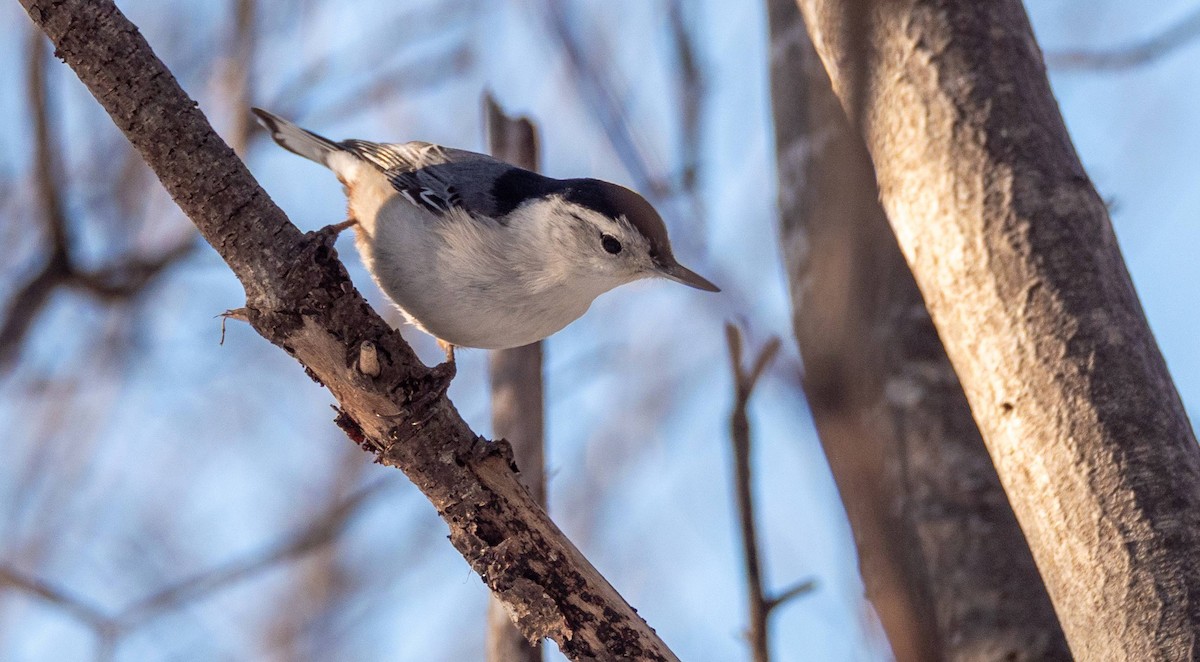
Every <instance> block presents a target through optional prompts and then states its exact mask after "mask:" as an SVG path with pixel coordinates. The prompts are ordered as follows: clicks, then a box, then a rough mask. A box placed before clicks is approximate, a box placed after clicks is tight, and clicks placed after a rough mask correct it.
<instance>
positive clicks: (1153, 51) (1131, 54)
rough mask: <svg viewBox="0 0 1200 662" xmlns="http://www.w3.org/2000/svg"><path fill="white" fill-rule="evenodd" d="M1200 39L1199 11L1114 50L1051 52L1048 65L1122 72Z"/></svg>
mask: <svg viewBox="0 0 1200 662" xmlns="http://www.w3.org/2000/svg"><path fill="white" fill-rule="evenodd" d="M1197 38H1200V8H1197V9H1194V10H1193V11H1192V12H1191V13H1189V14H1187V15H1186V16H1184V17H1183V18H1181V19H1179V20H1178V21H1176V22H1175V23H1173V24H1171V25H1170V26H1169V27H1167V28H1166V29H1164V30H1162V31H1161V32H1159V33H1157V34H1155V35H1152V36H1150V37H1147V38H1145V39H1141V40H1139V41H1135V42H1133V43H1130V44H1125V45H1123V46H1118V47H1113V48H1095V49H1066V50H1050V51H1048V52H1047V53H1046V64H1047V65H1048V66H1050V67H1051V68H1053V69H1083V70H1092V71H1120V70H1123V69H1130V68H1133V67H1140V66H1144V65H1147V64H1151V63H1153V62H1155V61H1157V60H1159V59H1162V58H1164V57H1167V56H1168V55H1171V54H1172V53H1174V52H1176V51H1178V50H1179V49H1181V48H1183V47H1185V46H1188V45H1189V44H1192V43H1193V42H1195V41H1196V39H1197Z"/></svg>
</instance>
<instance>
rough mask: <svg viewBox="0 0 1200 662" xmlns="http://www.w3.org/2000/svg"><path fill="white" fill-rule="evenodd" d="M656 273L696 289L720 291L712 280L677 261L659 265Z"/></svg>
mask: <svg viewBox="0 0 1200 662" xmlns="http://www.w3.org/2000/svg"><path fill="white" fill-rule="evenodd" d="M658 273H659V274H660V275H662V276H663V277H664V278H669V279H671V280H673V281H675V282H677V283H683V284H684V285H688V286H691V287H694V288H696V289H698V290H704V291H705V292H720V291H721V288H719V287H717V286H716V285H713V284H712V282H710V281H709V280H708V279H707V278H705V277H704V276H701V275H700V274H698V273H696V272H695V271H692V270H691V269H688V268H687V267H685V266H683V265H682V264H679V263H678V262H673V263H672V264H668V265H665V266H663V267H660V268H659V270H658Z"/></svg>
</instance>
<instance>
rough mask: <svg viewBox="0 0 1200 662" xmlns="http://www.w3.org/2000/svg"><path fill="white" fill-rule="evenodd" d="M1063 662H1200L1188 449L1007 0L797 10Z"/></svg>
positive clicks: (1192, 469)
mask: <svg viewBox="0 0 1200 662" xmlns="http://www.w3.org/2000/svg"><path fill="white" fill-rule="evenodd" d="M798 4H799V6H800V9H801V10H802V11H803V13H804V17H805V19H806V23H807V25H808V30H809V34H810V35H811V36H812V41H813V43H814V44H815V45H816V48H817V52H818V53H819V54H820V56H821V59H822V61H823V62H824V64H825V68H826V70H827V71H828V72H829V74H830V77H831V79H832V82H833V88H834V90H835V92H836V93H837V95H838V97H839V98H840V100H841V102H842V106H843V108H844V109H845V111H846V114H847V115H848V116H849V117H851V118H855V120H856V121H855V125H856V127H857V128H858V129H860V131H861V133H862V135H863V137H864V139H865V142H866V146H867V148H868V150H869V152H870V155H871V158H872V160H873V162H874V166H875V171H876V175H877V178H878V182H879V189H880V198H881V200H882V202H883V206H884V208H885V209H886V211H887V216H888V219H889V221H890V223H891V225H892V228H893V229H894V231H895V234H896V236H897V239H898V242H899V245H900V249H901V251H902V252H903V254H904V257H905V259H906V260H907V262H908V264H909V266H910V267H911V269H912V272H913V274H914V275H915V277H916V281H917V283H918V285H919V286H920V290H921V293H922V294H923V295H924V299H925V302H926V304H927V305H928V308H929V312H930V314H931V316H932V319H933V322H934V324H935V325H936V327H937V330H938V333H939V335H940V336H941V338H942V341H943V343H944V344H945V349H946V351H947V354H948V355H949V357H950V361H951V363H952V364H953V366H954V368H955V371H956V372H957V374H958V377H959V379H960V380H961V383H962V386H963V388H964V391H965V393H966V396H967V400H968V402H969V403H970V406H971V410H972V412H973V415H974V418H975V420H976V422H977V423H978V425H979V428H980V431H981V432H982V435H983V439H984V441H985V442H986V445H987V448H988V451H989V453H990V455H991V457H992V460H993V462H994V463H995V466H996V469H997V472H998V474H999V476H1000V480H1001V483H1002V484H1003V485H1004V488H1005V491H1006V492H1007V494H1008V497H1009V500H1010V501H1011V503H1012V506H1013V510H1014V511H1015V513H1016V515H1017V519H1018V520H1019V522H1020V524H1021V527H1022V529H1023V530H1024V531H1025V534H1026V537H1027V539H1028V541H1029V545H1030V548H1031V550H1032V552H1033V556H1034V558H1035V559H1036V561H1037V565H1038V568H1039V569H1040V571H1041V574H1042V576H1043V578H1044V580H1045V584H1046V587H1047V589H1048V591H1049V594H1050V597H1051V599H1052V601H1053V603H1054V606H1055V609H1056V611H1057V613H1058V617H1059V619H1060V621H1061V623H1062V626H1063V630H1064V632H1065V633H1066V637H1067V640H1068V641H1069V642H1070V645H1071V650H1072V652H1073V653H1074V654H1075V655H1076V656H1077V657H1078V658H1080V659H1085V660H1100V659H1105V660H1108V659H1130V660H1158V659H1170V660H1178V659H1192V658H1193V657H1194V656H1195V655H1196V654H1197V652H1198V650H1200V646H1198V641H1197V634H1198V628H1200V566H1197V564H1196V563H1195V560H1196V559H1197V558H1200V449H1198V448H1197V446H1196V438H1195V436H1194V433H1193V431H1192V428H1191V425H1190V423H1189V422H1188V419H1187V416H1186V414H1185V412H1184V409H1183V405H1182V403H1181V401H1180V399H1179V396H1178V394H1177V392H1176V390H1175V387H1174V385H1173V384H1172V382H1171V378H1170V376H1169V374H1168V372H1167V369H1166V365H1165V363H1164V362H1163V359H1162V356H1161V355H1160V353H1159V351H1158V348H1157V345H1156V344H1155V341H1154V338H1153V336H1152V335H1151V333H1150V330H1149V328H1148V326H1147V324H1146V320H1145V316H1144V314H1143V312H1142V309H1141V305H1140V304H1139V302H1138V299H1137V295H1136V294H1135V292H1134V289H1133V285H1132V282H1131V281H1130V278H1129V274H1128V271H1127V270H1126V268H1125V264H1124V262H1123V260H1122V258H1121V255H1120V251H1119V249H1118V247H1117V243H1116V238H1115V236H1114V235H1113V230H1112V226H1111V223H1110V221H1109V218H1108V213H1107V210H1106V209H1105V206H1104V204H1103V203H1102V201H1101V199H1100V197H1099V196H1098V195H1097V193H1096V191H1095V190H1094V188H1093V186H1092V184H1091V182H1090V181H1089V180H1088V178H1087V175H1086V173H1085V172H1084V171H1083V168H1082V166H1081V164H1080V162H1079V159H1078V157H1077V155H1076V154H1075V150H1074V147H1073V146H1072V145H1071V142H1070V139H1069V137H1068V135H1067V131H1066V128H1065V126H1064V125H1063V122H1062V118H1061V116H1060V114H1059V112H1058V108H1057V105H1056V103H1055V101H1054V98H1053V96H1052V95H1051V92H1050V88H1049V84H1048V82H1047V80H1046V75H1045V66H1044V64H1043V62H1042V56H1041V52H1040V50H1039V49H1038V46H1037V43H1036V42H1035V41H1034V38H1033V34H1032V31H1031V29H1030V26H1029V22H1028V18H1027V17H1026V15H1025V12H1024V9H1023V8H1022V7H1021V5H1020V4H1019V3H1018V2H1016V1H1015V0H998V1H996V2H968V1H967V0H888V1H881V0H876V1H868V0H861V1H859V2H851V3H845V2H834V1H833V0H799V3H798Z"/></svg>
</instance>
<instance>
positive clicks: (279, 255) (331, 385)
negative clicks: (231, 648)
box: [22, 0, 676, 660]
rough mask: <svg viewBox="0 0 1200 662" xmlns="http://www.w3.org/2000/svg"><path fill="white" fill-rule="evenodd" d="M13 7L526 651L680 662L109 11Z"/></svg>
mask: <svg viewBox="0 0 1200 662" xmlns="http://www.w3.org/2000/svg"><path fill="white" fill-rule="evenodd" d="M22 5H23V6H24V7H25V8H26V10H27V11H28V13H29V15H30V17H31V18H32V19H33V20H34V22H35V23H37V24H38V25H39V26H40V27H42V29H43V30H44V31H45V32H46V34H47V35H49V37H50V39H51V41H53V42H54V44H55V46H56V48H57V52H58V54H59V56H60V57H62V58H63V59H64V60H65V61H66V62H67V64H69V65H70V66H71V67H72V69H74V70H75V72H76V73H77V74H78V75H79V78H80V80H82V81H83V83H84V84H85V85H86V86H87V87H88V89H89V90H90V91H91V93H92V94H93V95H94V96H95V97H96V99H97V100H98V101H99V102H100V104H101V105H102V106H103V107H104V108H105V110H106V111H108V113H109V115H110V116H111V117H112V119H113V121H114V123H116V125H117V126H118V128H120V129H121V130H122V131H123V132H124V133H125V135H126V137H127V138H128V139H129V140H130V142H131V143H133V145H134V147H135V148H137V150H138V151H139V152H140V153H141V154H142V156H143V158H144V159H145V160H146V162H147V164H148V165H149V166H150V167H151V169H152V170H154V172H155V174H156V175H157V176H158V177H159V179H160V181H161V182H162V183H163V185H164V186H165V187H166V189H167V191H168V192H169V193H170V194H171V196H172V198H173V199H174V200H175V202H176V203H177V204H178V205H179V206H180V208H181V209H182V210H183V211H184V213H185V214H187V216H188V217H189V218H191V219H192V221H193V222H194V223H195V224H196V227H197V228H198V229H199V230H200V232H201V234H202V235H203V236H204V238H205V239H206V240H207V241H208V242H209V243H210V244H211V245H212V246H213V247H214V248H216V249H217V252H218V253H219V254H220V255H221V257H222V258H223V259H224V260H225V262H226V263H227V264H228V265H229V267H230V268H231V269H232V270H233V272H234V273H235V274H236V275H237V276H238V278H239V280H240V281H241V282H242V284H243V286H244V287H245V290H246V307H245V309H244V314H245V316H246V318H247V319H248V321H249V322H250V324H251V325H252V326H253V327H254V329H255V330H256V331H258V332H259V333H260V334H261V335H262V336H263V337H264V338H266V339H268V340H269V341H271V342H272V343H274V344H276V345H278V346H280V347H281V348H283V349H284V350H286V351H287V352H288V353H289V354H291V355H292V356H294V357H295V358H296V359H297V360H298V361H300V362H301V364H302V365H303V366H304V368H305V371H306V373H307V374H308V375H309V376H310V377H312V378H313V379H314V380H316V381H318V382H320V383H322V384H323V385H325V386H326V388H328V389H329V390H330V392H331V393H332V394H333V395H334V397H335V398H336V399H337V400H338V403H339V405H340V413H339V416H338V418H337V422H338V424H339V425H341V427H342V428H343V429H344V430H346V432H347V433H348V434H349V435H350V436H351V437H352V438H353V439H354V440H355V441H357V442H358V443H359V444H361V445H362V446H363V447H364V448H365V449H367V450H369V451H371V452H373V453H374V454H375V456H376V459H377V460H378V461H379V462H381V463H383V464H387V465H390V466H395V467H398V468H401V469H402V470H403V471H404V472H405V473H406V474H407V475H408V476H409V478H410V479H411V480H412V481H413V483H414V484H416V486H417V487H418V488H420V489H421V491H422V492H424V493H425V495H426V496H427V497H428V498H429V499H430V501H431V502H432V503H433V504H434V506H435V507H436V508H437V510H438V513H439V514H440V515H441V516H442V518H443V519H444V520H445V521H446V523H447V524H448V525H449V528H450V540H451V543H452V544H454V546H455V547H456V548H457V549H458V550H459V551H460V552H461V553H462V555H463V557H464V558H465V559H466V560H467V562H468V563H469V564H470V565H471V567H472V568H474V569H475V571H476V572H478V573H479V575H480V576H481V577H482V578H483V580H484V581H485V582H486V583H487V584H488V586H489V587H490V588H491V589H492V591H493V592H494V594H495V595H497V596H498V597H499V598H500V599H501V600H502V601H504V602H505V604H506V605H507V606H508V608H509V611H510V613H511V614H512V615H513V617H514V619H515V620H516V623H517V626H518V627H519V628H520V629H521V631H522V632H523V633H524V634H525V635H526V637H528V638H530V639H541V638H544V637H549V638H551V639H554V640H555V641H556V642H557V643H558V644H559V646H560V647H561V648H562V650H563V651H564V653H566V654H567V655H568V656H569V657H571V658H573V659H587V658H603V659H613V658H621V657H632V658H637V659H646V660H673V659H676V658H675V656H674V655H673V654H672V653H671V652H670V651H669V650H668V649H667V648H666V646H665V645H664V644H663V643H662V642H661V641H660V640H659V639H658V637H657V636H656V635H655V634H654V632H653V630H651V629H650V628H649V626H647V625H646V624H645V622H644V621H643V620H642V619H641V618H640V617H638V616H637V614H636V612H634V610H633V609H632V608H631V607H630V606H629V605H628V604H627V603H626V602H625V601H624V600H623V599H621V597H620V596H619V595H618V594H617V592H616V591H615V590H614V589H613V588H612V586H610V585H609V584H608V583H607V582H606V581H605V580H604V578H603V577H601V576H600V575H599V573H597V572H596V570H595V569H594V568H593V567H592V566H591V565H590V564H589V563H588V562H587V560H586V559H584V558H583V556H582V555H581V554H580V553H579V551H578V550H577V549H575V547H574V546H573V545H571V543H570V542H569V541H568V540H567V539H566V538H565V536H563V534H562V532H561V531H559V530H558V528H557V527H556V526H555V525H554V523H553V522H551V521H550V519H549V518H548V517H547V516H546V514H545V512H544V511H543V510H542V509H541V508H540V507H539V506H538V505H537V503H536V502H535V501H534V500H533V498H532V497H531V495H530V493H529V491H528V489H526V488H525V487H524V486H523V485H521V484H520V482H519V480H518V477H517V475H516V473H515V471H514V469H513V466H512V455H511V450H510V448H509V446H508V445H507V444H506V443H499V442H498V443H491V442H488V441H487V440H485V439H482V438H481V437H479V436H478V435H476V434H474V433H473V432H472V431H471V430H470V429H469V428H468V427H467V425H466V423H464V422H463V420H462V419H461V417H459V415H458V413H457V411H455V409H454V408H453V406H452V405H451V404H450V402H449V401H448V400H447V399H446V398H445V397H444V389H445V387H446V385H447V381H448V378H449V375H448V374H447V372H446V371H444V370H436V369H435V370H430V369H427V368H426V367H425V366H423V365H422V364H421V363H420V362H419V361H418V360H417V357H416V356H415V355H414V354H413V352H412V350H411V348H409V347H408V345H407V344H406V343H405V342H404V341H403V339H402V338H401V337H400V334H398V333H396V332H395V331H393V330H392V329H390V328H389V327H388V326H387V324H386V323H385V322H384V321H383V320H382V319H381V318H380V317H379V316H378V315H377V314H375V312H374V311H373V310H371V308H370V306H369V305H368V304H367V303H366V301H365V300H364V299H363V298H362V297H361V296H360V295H359V294H358V293H357V291H356V290H355V289H354V286H353V284H352V283H351V282H350V280H349V279H348V278H347V276H346V271H345V269H344V267H343V266H342V264H341V263H340V262H339V261H338V259H337V254H336V252H335V251H334V250H333V248H332V237H331V236H329V235H328V234H325V233H320V232H318V233H308V234H302V233H301V232H300V231H299V230H297V229H296V228H295V226H293V225H292V224H291V223H290V222H289V221H288V219H287V218H286V217H285V216H284V214H283V212H282V211H280V210H279V208H278V207H276V206H275V204H274V203H273V202H271V200H270V199H269V198H268V197H267V195H266V193H265V192H264V191H263V190H262V189H261V188H260V187H259V186H258V184H257V182H256V181H255V180H254V178H253V177H251V175H250V173H249V172H248V171H247V170H246V168H245V166H244V165H243V164H242V163H241V161H240V160H238V158H237V157H236V156H235V155H234V153H233V151H232V150H231V149H230V148H229V147H228V146H227V145H226V144H225V143H224V142H223V141H221V139H220V138H219V137H218V136H217V135H216V134H215V133H214V132H213V130H212V127H211V126H210V125H209V123H208V121H207V119H206V118H205V117H204V115H203V114H202V113H201V112H200V111H199V109H198V108H197V106H196V103H195V102H194V101H192V100H191V99H190V98H189V97H188V96H187V95H186V94H185V93H184V92H183V90H182V89H180V88H179V85H178V84H177V83H176V81H175V79H174V77H173V76H172V75H171V74H170V72H169V71H167V70H166V68H165V67H164V65H163V64H162V62H161V61H159V60H158V58H157V57H156V56H155V55H154V53H153V52H152V51H151V49H150V47H149V46H148V45H147V44H146V42H145V40H144V39H143V38H142V36H141V34H140V33H139V32H138V31H137V28H136V27H134V26H133V25H132V24H131V23H129V21H128V20H127V19H126V18H125V17H124V15H123V14H121V12H120V11H119V10H118V9H117V8H116V6H115V5H113V3H112V2H111V1H108V0H22Z"/></svg>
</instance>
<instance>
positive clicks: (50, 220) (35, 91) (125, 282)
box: [0, 30, 200, 370]
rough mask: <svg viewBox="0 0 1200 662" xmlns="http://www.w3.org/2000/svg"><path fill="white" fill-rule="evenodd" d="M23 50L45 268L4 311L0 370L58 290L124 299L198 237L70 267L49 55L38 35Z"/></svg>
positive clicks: (33, 33) (192, 246)
mask: <svg viewBox="0 0 1200 662" xmlns="http://www.w3.org/2000/svg"><path fill="white" fill-rule="evenodd" d="M27 44H28V50H27V57H28V61H27V68H26V72H27V87H28V95H27V96H28V98H29V102H30V115H31V116H32V118H33V142H34V149H33V151H34V164H33V171H34V186H35V188H36V190H37V199H38V204H39V212H40V216H41V219H42V222H43V225H44V226H45V228H46V235H47V237H48V240H49V250H48V252H47V256H46V258H45V263H44V264H43V265H42V267H41V268H40V269H38V270H37V272H36V273H35V274H34V275H33V276H32V277H31V278H29V280H27V281H26V282H25V284H24V285H22V286H21V287H20V288H18V289H17V291H16V292H15V293H14V294H13V296H12V299H11V300H10V301H9V303H8V306H7V307H6V309H5V311H4V317H3V321H0V370H2V369H4V368H7V367H9V366H11V364H12V361H13V359H15V358H16V356H17V350H18V349H19V348H20V346H21V343H22V342H23V341H24V339H25V336H26V335H28V333H29V331H30V329H31V328H32V327H33V323H34V322H35V321H36V320H37V316H38V314H39V313H40V312H41V310H42V308H44V307H45V305H46V304H47V303H48V302H49V301H50V297H51V296H52V295H53V294H54V293H55V292H56V291H57V290H58V289H59V288H60V287H62V286H70V287H72V288H75V289H77V290H80V291H82V292H85V293H87V294H90V295H92V296H94V297H96V298H99V299H104V300H118V299H126V298H129V297H132V296H134V295H136V294H138V293H140V292H141V291H142V290H144V289H145V288H146V286H148V285H149V284H150V283H151V282H152V281H153V280H154V279H155V278H156V277H157V276H158V275H159V274H161V273H162V272H163V270H164V269H166V268H167V267H168V266H170V265H171V264H173V263H175V262H176V261H178V260H180V259H182V258H183V257H185V256H186V255H188V254H189V253H191V251H192V250H194V249H195V248H196V247H197V246H199V245H200V241H199V237H198V236H197V235H195V234H189V236H188V237H186V238H185V239H182V240H180V241H179V242H178V243H176V244H175V245H174V246H171V247H170V248H168V249H166V250H164V251H163V252H162V253H160V254H159V255H157V256H154V257H145V256H141V255H138V254H136V253H130V254H128V255H124V256H121V257H119V258H117V259H115V260H112V261H111V263H110V264H109V265H108V266H104V267H100V268H98V269H94V270H85V269H82V268H80V267H79V266H78V265H77V264H76V263H75V261H74V259H73V256H72V252H71V240H70V231H69V221H68V216H67V213H66V205H65V203H64V201H63V196H64V194H65V191H66V190H67V186H66V183H65V181H64V178H63V177H62V172H63V167H62V164H61V163H60V158H61V150H62V148H61V144H62V143H61V141H60V140H59V138H58V136H56V135H55V131H54V122H53V121H52V120H51V118H50V112H51V111H50V101H49V92H48V85H47V83H46V78H47V71H46V62H47V61H48V60H49V57H50V56H49V50H48V49H47V48H46V42H45V35H43V34H42V33H41V32H40V31H37V30H32V31H31V32H30V37H29V40H28V42H27Z"/></svg>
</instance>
